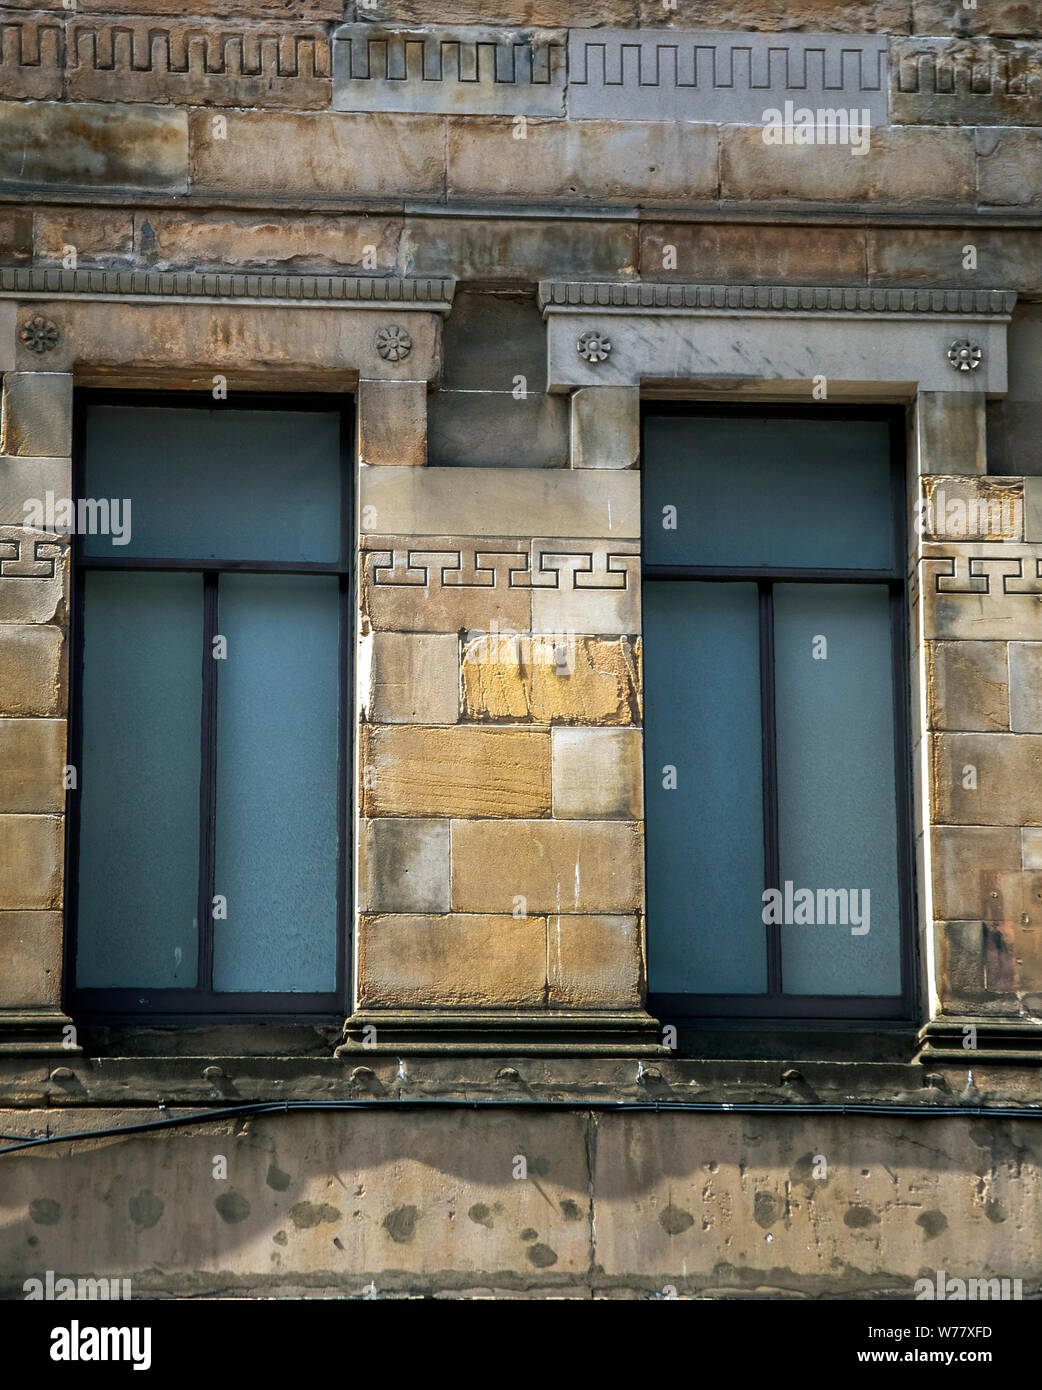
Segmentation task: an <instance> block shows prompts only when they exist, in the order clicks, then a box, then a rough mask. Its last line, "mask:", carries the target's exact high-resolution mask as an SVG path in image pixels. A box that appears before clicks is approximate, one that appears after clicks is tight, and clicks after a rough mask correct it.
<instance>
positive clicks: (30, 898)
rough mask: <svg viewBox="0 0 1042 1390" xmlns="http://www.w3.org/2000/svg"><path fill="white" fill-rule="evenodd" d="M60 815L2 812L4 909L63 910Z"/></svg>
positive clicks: (0, 906)
mask: <svg viewBox="0 0 1042 1390" xmlns="http://www.w3.org/2000/svg"><path fill="white" fill-rule="evenodd" d="M64 859H65V847H64V837H63V835H62V818H61V817H60V816H35V815H33V816H25V815H5V814H2V813H0V910H10V909H40V910H42V909H50V908H59V907H61V892H62V871H63V864H64Z"/></svg>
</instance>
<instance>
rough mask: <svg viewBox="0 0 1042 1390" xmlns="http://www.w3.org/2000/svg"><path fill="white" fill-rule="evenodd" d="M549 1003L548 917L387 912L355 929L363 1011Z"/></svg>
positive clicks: (528, 1006) (540, 1005)
mask: <svg viewBox="0 0 1042 1390" xmlns="http://www.w3.org/2000/svg"><path fill="white" fill-rule="evenodd" d="M545 1002H546V919H545V918H544V917H528V916H522V917H517V918H515V917H511V916H508V915H501V916H495V915H489V914H475V915H473V916H461V915H458V914H453V915H450V916H444V917H438V916H430V915H424V916H408V915H397V914H395V915H388V916H379V917H367V918H363V919H362V922H361V923H360V925H359V933H358V1003H359V1006H360V1007H362V1008H468V1007H469V1008H486V1009H505V1008H517V1009H538V1008H544V1007H545Z"/></svg>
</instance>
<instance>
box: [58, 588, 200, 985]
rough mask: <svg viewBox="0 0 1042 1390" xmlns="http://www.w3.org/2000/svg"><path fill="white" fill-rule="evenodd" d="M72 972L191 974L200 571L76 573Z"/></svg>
mask: <svg viewBox="0 0 1042 1390" xmlns="http://www.w3.org/2000/svg"><path fill="white" fill-rule="evenodd" d="M82 582H83V583H84V584H85V586H86V588H85V599H84V626H83V633H84V635H83V687H82V692H81V697H80V698H81V703H82V710H83V757H82V764H83V765H82V768H81V769H80V774H81V775H80V791H79V793H78V795H79V797H80V861H79V863H80V867H79V910H78V916H77V941H78V946H77V962H76V978H77V983H78V984H79V985H80V986H81V988H120V987H125V988H140V989H149V988H150V989H160V988H166V989H175V988H177V989H186V988H192V987H194V985H195V984H196V974H197V964H198V961H197V956H198V947H197V915H198V900H199V763H200V753H199V744H200V719H201V707H202V674H201V667H202V655H203V580H202V576H201V575H197V574H110V573H102V572H96V573H93V574H86V575H84V576H83V581H82Z"/></svg>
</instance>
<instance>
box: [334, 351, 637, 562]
mask: <svg viewBox="0 0 1042 1390" xmlns="http://www.w3.org/2000/svg"><path fill="white" fill-rule="evenodd" d="M573 351H574V349H573ZM359 507H360V508H361V510H362V513H363V516H362V527H363V530H364V531H369V532H373V533H378V534H380V535H382V536H392V535H394V536H401V537H413V536H415V537H422V536H439V537H444V536H478V537H483V536H489V537H495V536H500V537H502V536H523V537H526V538H531V537H532V536H547V535H549V536H580V537H583V538H585V537H591V536H606V537H610V538H612V539H613V540H614V539H622V538H632V539H637V538H639V536H640V479H639V477H638V476H637V474H636V473H607V474H604V473H600V474H593V473H587V472H578V471H575V472H573V471H571V470H569V471H566V472H559V473H558V472H550V471H546V472H541V473H538V474H536V475H534V476H533V475H531V474H528V475H526V474H522V473H518V472H517V471H516V470H514V469H509V470H508V469H503V470H496V469H489V468H472V469H467V470H462V469H452V470H447V469H437V468H426V469H397V468H396V469H383V468H381V469H373V470H371V471H365V472H363V474H362V477H361V479H360V480H359ZM367 508H371V509H372V511H371V513H370V522H369V523H367V521H366V509H367ZM413 543H414V542H412V541H410V544H413Z"/></svg>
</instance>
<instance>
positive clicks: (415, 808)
mask: <svg viewBox="0 0 1042 1390" xmlns="http://www.w3.org/2000/svg"><path fill="white" fill-rule="evenodd" d="M360 758H361V765H362V795H361V802H362V814H363V815H364V816H414V817H415V816H453V815H455V816H521V817H523V816H548V815H549V814H550V733H549V730H535V729H524V730H521V729H474V728H455V729H427V728H417V727H414V726H411V725H404V724H403V725H394V726H391V727H389V728H375V729H374V728H368V727H365V728H363V730H362V737H361V750H360ZM477 910H479V911H480V910H481V909H480V908H478V909H477ZM493 910H494V911H497V910H498V909H495V908H494V909H493Z"/></svg>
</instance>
